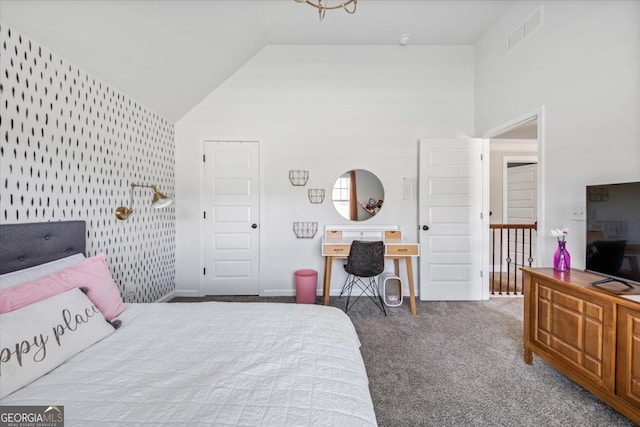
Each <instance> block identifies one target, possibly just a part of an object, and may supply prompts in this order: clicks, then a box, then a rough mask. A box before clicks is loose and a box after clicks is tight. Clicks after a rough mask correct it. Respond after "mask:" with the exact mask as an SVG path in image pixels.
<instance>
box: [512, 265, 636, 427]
mask: <svg viewBox="0 0 640 427" xmlns="http://www.w3.org/2000/svg"><path fill="white" fill-rule="evenodd" d="M523 271H524V275H525V280H524V286H525V289H524V361H525V362H526V363H528V364H531V363H533V353H535V354H536V355H538V356H540V357H541V358H542V359H544V360H545V361H546V362H548V363H549V364H550V365H552V366H554V367H555V368H556V369H558V370H559V371H561V372H562V373H564V374H565V375H567V376H568V377H569V378H571V379H572V380H574V381H575V382H576V383H578V384H580V385H581V386H582V387H584V388H585V389H587V390H589V391H590V392H592V393H593V394H595V395H596V396H598V397H599V398H600V399H602V400H603V401H605V402H606V403H608V404H609V405H611V406H612V407H613V408H615V409H616V410H617V411H619V412H620V413H622V414H624V415H625V416H626V417H628V418H630V419H631V420H632V421H633V422H635V423H636V424H640V302H638V295H635V296H629V297H622V296H618V295H616V294H615V293H614V292H611V291H608V290H606V289H602V288H598V287H594V286H591V285H590V284H589V283H591V282H593V281H595V280H598V279H602V277H601V276H596V275H594V274H590V273H586V272H583V271H579V270H571V272H570V273H560V272H557V271H554V270H553V269H551V268H533V269H532V268H524V269H523ZM613 286H615V285H614V284H612V285H609V287H613ZM619 289H623V287H622V286H619ZM636 293H637V292H636ZM634 299H635V300H634Z"/></svg>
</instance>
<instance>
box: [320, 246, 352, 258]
mask: <svg viewBox="0 0 640 427" xmlns="http://www.w3.org/2000/svg"><path fill="white" fill-rule="evenodd" d="M350 248H351V245H340V244H336V245H322V254H323V255H344V256H347V255H349V249H350Z"/></svg>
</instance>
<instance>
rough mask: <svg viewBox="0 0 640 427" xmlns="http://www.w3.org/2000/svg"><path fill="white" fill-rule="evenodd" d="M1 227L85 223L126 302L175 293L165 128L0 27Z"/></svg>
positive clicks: (92, 248) (170, 143)
mask: <svg viewBox="0 0 640 427" xmlns="http://www.w3.org/2000/svg"><path fill="white" fill-rule="evenodd" d="M0 41H1V43H2V45H1V46H0V72H1V73H2V74H1V76H0V100H1V106H0V133H1V138H2V141H1V144H0V179H1V182H0V222H1V223H5V224H6V223H22V222H39V221H65V220H85V221H86V223H87V256H93V255H96V254H98V253H100V252H104V253H106V254H107V261H108V263H109V266H110V268H111V272H112V274H113V277H114V279H115V281H116V283H117V284H118V286H119V288H120V292H121V294H122V296H123V298H124V300H125V301H127V302H152V301H157V300H158V299H160V298H162V297H163V296H165V295H167V294H169V293H170V292H172V291H173V290H174V289H175V211H174V208H173V207H172V206H171V207H169V208H165V209H151V198H152V196H153V193H152V191H151V190H149V189H146V188H136V189H135V192H134V213H133V214H132V215H131V216H130V217H129V219H128V220H126V221H120V220H118V219H116V217H115V214H114V212H115V209H116V208H117V207H118V206H121V205H124V206H128V205H129V197H130V189H131V187H130V185H131V183H137V184H147V185H148V184H155V185H157V186H158V189H159V190H160V191H161V192H163V193H164V194H166V195H167V196H170V197H173V195H174V182H175V180H174V168H175V156H174V125H173V123H171V122H169V121H168V120H166V119H164V118H162V117H160V116H159V115H157V114H155V113H154V112H152V111H149V110H148V109H146V108H145V107H144V106H142V105H140V104H139V103H137V102H136V101H135V100H133V99H131V98H129V97H127V96H126V95H124V94H123V93H121V92H118V91H117V90H115V89H114V88H112V87H110V86H109V85H107V84H105V83H104V82H102V81H100V80H98V79H96V78H94V77H92V76H91V75H88V74H87V73H85V72H83V71H82V70H80V69H78V68H77V67H76V66H74V65H72V64H70V63H68V62H67V61H65V60H64V59H61V58H60V57H57V56H56V55H55V54H53V53H51V52H49V51H47V50H46V49H45V48H44V47H43V46H39V45H38V44H36V43H34V42H33V41H31V40H29V39H28V38H26V37H24V36H22V35H21V34H19V33H17V32H15V31H13V30H12V29H10V28H8V27H6V26H5V25H2V26H0Z"/></svg>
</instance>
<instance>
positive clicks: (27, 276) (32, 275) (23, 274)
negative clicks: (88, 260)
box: [0, 254, 85, 289]
mask: <svg viewBox="0 0 640 427" xmlns="http://www.w3.org/2000/svg"><path fill="white" fill-rule="evenodd" d="M84 260H85V258H84V255H83V254H75V255H71V256H68V257H66V258H61V259H57V260H55V261H51V262H47V263H45V264H40V265H36V266H33V267H29V268H25V269H23V270H18V271H12V272H11V273H5V274H0V289H6V288H10V287H12V286H17V285H21V284H23V283H27V282H33V281H34V280H38V279H41V278H43V277H45V276H48V275H50V274H53V273H57V272H58V271H60V270H63V269H65V268H67V267H71V266H72V265H76V264H80V263H81V262H82V261H84Z"/></svg>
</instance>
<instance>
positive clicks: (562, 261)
mask: <svg viewBox="0 0 640 427" xmlns="http://www.w3.org/2000/svg"><path fill="white" fill-rule="evenodd" d="M566 245H567V242H566V241H564V240H559V241H558V248H557V249H556V252H555V253H554V254H553V269H554V270H558V271H569V269H570V268H571V255H569V251H567V248H566Z"/></svg>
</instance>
